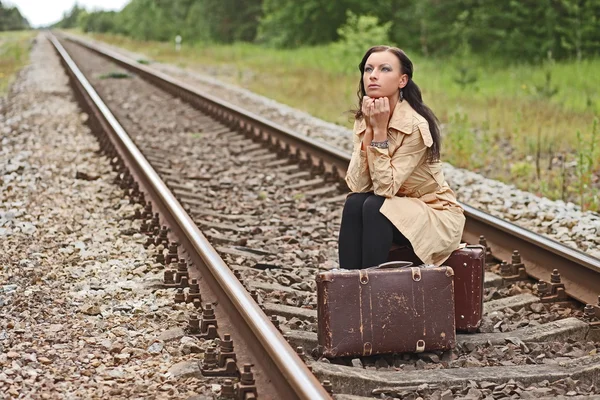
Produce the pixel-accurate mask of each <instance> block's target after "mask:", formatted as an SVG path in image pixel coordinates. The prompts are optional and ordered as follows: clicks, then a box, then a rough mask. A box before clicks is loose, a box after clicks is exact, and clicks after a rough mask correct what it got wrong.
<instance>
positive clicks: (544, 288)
mask: <svg viewBox="0 0 600 400" xmlns="http://www.w3.org/2000/svg"><path fill="white" fill-rule="evenodd" d="M537 290H538V294H539V295H540V296H543V295H544V294H546V293H547V292H548V283H547V282H546V281H539V282H538V284H537Z"/></svg>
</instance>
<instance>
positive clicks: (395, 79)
mask: <svg viewBox="0 0 600 400" xmlns="http://www.w3.org/2000/svg"><path fill="white" fill-rule="evenodd" d="M407 82H408V75H406V74H403V73H402V71H400V60H398V57H396V56H395V55H394V53H391V52H389V51H380V52H376V53H372V54H371V55H370V56H369V58H367V62H366V64H365V70H364V72H363V84H364V86H365V91H366V93H367V96H369V97H375V98H379V97H391V96H394V95H395V94H397V93H398V90H399V89H401V88H403V87H404V86H405V85H406V83H407Z"/></svg>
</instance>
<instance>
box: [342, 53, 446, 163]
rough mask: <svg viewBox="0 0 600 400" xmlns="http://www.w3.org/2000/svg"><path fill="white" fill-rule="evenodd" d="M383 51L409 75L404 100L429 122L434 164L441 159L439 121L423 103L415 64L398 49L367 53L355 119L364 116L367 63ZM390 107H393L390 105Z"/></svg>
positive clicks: (364, 58) (363, 65)
mask: <svg viewBox="0 0 600 400" xmlns="http://www.w3.org/2000/svg"><path fill="white" fill-rule="evenodd" d="M381 51H389V52H391V53H394V55H395V56H396V57H398V60H399V61H400V71H401V72H402V73H403V74H406V75H408V83H407V84H406V86H404V88H403V89H402V95H403V97H404V100H406V101H408V104H410V106H411V107H412V108H413V109H414V110H415V111H416V112H418V113H419V114H420V115H421V116H423V118H425V119H426V120H427V122H428V123H429V131H430V132H431V137H432V139H433V145H431V148H430V149H429V152H428V157H427V159H428V161H430V162H434V161H438V160H439V159H440V145H441V136H440V126H439V121H438V119H437V117H436V116H435V114H434V113H433V111H431V109H430V108H429V107H427V106H426V105H425V103H423V97H422V96H421V89H419V87H418V86H417V84H416V83H415V82H414V81H413V79H412V76H413V63H412V61H410V59H409V58H408V56H407V55H406V53H405V52H404V51H402V50H401V49H399V48H397V47H390V46H374V47H371V48H370V49H369V50H367V52H366V53H365V55H364V57H363V59H362V61H361V62H360V64H359V65H358V69H360V83H359V84H358V91H357V92H356V95H357V97H358V109H357V110H356V111H355V112H354V118H355V119H361V118H362V117H363V114H362V100H363V97H364V96H366V95H367V92H366V91H365V85H364V83H363V75H364V72H365V64H366V63H367V59H368V58H369V56H370V55H371V54H373V53H378V52H381ZM390 107H392V106H391V105H390Z"/></svg>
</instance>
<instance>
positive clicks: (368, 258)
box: [361, 195, 394, 268]
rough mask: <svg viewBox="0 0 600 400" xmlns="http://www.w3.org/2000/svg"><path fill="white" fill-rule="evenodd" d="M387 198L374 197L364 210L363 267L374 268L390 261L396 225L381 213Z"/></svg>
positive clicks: (365, 204)
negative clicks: (389, 256) (389, 254)
mask: <svg viewBox="0 0 600 400" xmlns="http://www.w3.org/2000/svg"><path fill="white" fill-rule="evenodd" d="M384 201H385V197H382V196H377V195H373V196H371V197H369V198H368V199H366V200H365V202H364V203H363V208H362V226H363V230H362V233H363V234H362V266H361V268H368V267H373V266H376V265H379V264H383V263H384V262H386V261H387V260H388V253H389V252H390V248H391V247H392V240H393V238H394V225H393V224H392V223H391V222H390V220H389V219H387V218H386V216H385V215H383V214H382V213H380V212H379V209H380V208H381V206H382V205H383V202H384Z"/></svg>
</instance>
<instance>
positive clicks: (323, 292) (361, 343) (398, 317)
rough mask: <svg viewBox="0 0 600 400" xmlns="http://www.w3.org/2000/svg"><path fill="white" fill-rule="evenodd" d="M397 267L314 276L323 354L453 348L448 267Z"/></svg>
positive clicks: (452, 292)
mask: <svg viewBox="0 0 600 400" xmlns="http://www.w3.org/2000/svg"><path fill="white" fill-rule="evenodd" d="M395 265H396V266H397V265H398V263H386V264H382V265H381V266H379V267H374V268H368V269H362V270H332V271H327V272H322V273H320V274H318V276H317V305H318V306H317V311H318V339H319V345H320V348H321V350H322V353H323V355H324V356H325V357H342V356H369V355H371V354H382V353H402V352H412V353H414V352H422V351H430V350H447V349H450V348H452V347H454V345H455V343H456V332H455V321H454V281H453V271H452V268H450V267H430V268H419V267H409V266H410V265H411V263H403V264H402V263H401V265H406V266H407V267H406V268H394V266H395Z"/></svg>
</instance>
